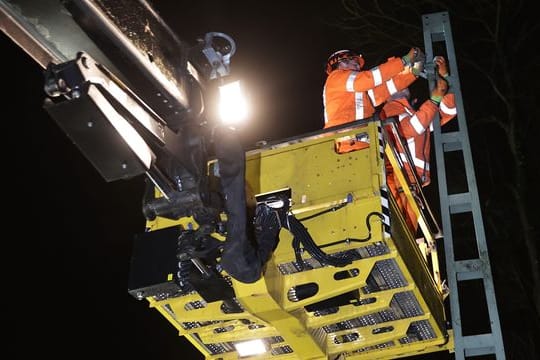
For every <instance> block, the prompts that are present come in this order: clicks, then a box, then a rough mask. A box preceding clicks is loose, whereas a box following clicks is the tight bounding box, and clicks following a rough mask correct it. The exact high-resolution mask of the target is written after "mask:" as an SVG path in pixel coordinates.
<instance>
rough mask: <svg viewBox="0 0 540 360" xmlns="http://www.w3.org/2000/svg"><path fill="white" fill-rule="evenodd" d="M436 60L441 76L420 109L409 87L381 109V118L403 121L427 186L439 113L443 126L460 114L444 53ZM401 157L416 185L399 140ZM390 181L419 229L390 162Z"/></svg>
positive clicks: (411, 222)
mask: <svg viewBox="0 0 540 360" xmlns="http://www.w3.org/2000/svg"><path fill="white" fill-rule="evenodd" d="M434 63H435V65H436V66H437V72H438V75H439V77H438V79H437V83H436V86H435V88H434V89H433V90H432V91H431V96H430V98H429V99H428V100H426V101H425V102H424V103H423V104H422V105H421V106H420V108H419V109H418V110H415V109H414V108H413V106H412V105H411V103H410V93H409V92H408V89H404V90H403V91H400V92H397V93H395V94H394V95H393V96H392V97H391V99H390V100H389V101H388V102H387V103H386V104H385V105H384V106H383V108H382V110H381V114H380V116H381V119H383V120H384V119H387V118H389V117H396V118H397V119H398V121H399V124H398V131H399V133H400V134H401V136H402V137H403V138H404V139H405V141H406V143H407V146H408V150H409V153H410V155H411V157H412V161H413V163H414V170H415V171H416V175H417V177H418V180H419V182H420V184H419V185H420V186H422V187H423V186H427V185H428V184H429V183H430V181H431V178H430V169H429V158H430V147H431V146H430V144H431V138H430V133H431V130H432V123H433V120H434V119H435V116H436V114H437V113H439V116H440V124H441V126H443V125H445V124H446V123H448V122H449V121H450V120H452V119H453V118H454V117H455V116H456V113H457V112H456V105H455V99H454V94H451V93H448V87H449V83H448V80H447V79H448V68H447V65H446V61H445V59H444V58H443V57H442V56H437V57H435V58H434ZM396 148H397V150H398V153H399V155H400V157H401V160H402V162H403V164H404V166H405V169H404V170H405V174H407V177H408V179H409V181H410V182H411V183H412V184H413V185H414V183H415V182H416V181H415V179H414V176H413V175H412V174H411V173H410V172H411V171H412V167H411V166H410V164H409V161H408V159H407V157H406V156H405V153H404V151H403V149H400V146H399V144H398V145H396ZM387 183H388V187H389V188H390V191H391V192H392V194H393V196H394V198H395V199H396V201H397V202H398V206H399V207H400V208H401V209H402V210H405V213H407V219H406V220H407V223H408V224H409V226H410V227H411V229H413V230H414V231H415V230H416V227H417V219H416V215H414V213H413V212H412V209H411V208H410V206H408V203H407V200H406V197H405V196H404V193H403V191H402V190H401V188H402V186H399V185H398V184H397V179H396V178H395V174H393V169H392V168H391V166H389V164H387Z"/></svg>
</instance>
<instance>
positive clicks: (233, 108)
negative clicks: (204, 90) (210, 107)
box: [219, 81, 248, 125]
mask: <svg viewBox="0 0 540 360" xmlns="http://www.w3.org/2000/svg"><path fill="white" fill-rule="evenodd" d="M219 96H220V99H219V117H220V118H221V121H222V122H223V124H226V125H238V124H240V123H242V122H244V121H245V120H246V118H247V115H248V107H247V102H246V99H245V97H244V95H243V93H242V89H241V88H240V81H234V82H231V83H228V84H225V85H221V86H220V87H219Z"/></svg>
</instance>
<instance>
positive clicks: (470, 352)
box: [463, 334, 495, 356]
mask: <svg viewBox="0 0 540 360" xmlns="http://www.w3.org/2000/svg"><path fill="white" fill-rule="evenodd" d="M463 345H464V346H463V347H464V349H465V356H479V355H486V354H493V353H495V344H494V343H493V335H492V334H478V335H468V336H464V337H463Z"/></svg>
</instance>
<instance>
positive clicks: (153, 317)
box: [0, 1, 444, 359]
mask: <svg viewBox="0 0 540 360" xmlns="http://www.w3.org/2000/svg"><path fill="white" fill-rule="evenodd" d="M161 3H167V4H161ZM171 3H172V2H165V1H160V2H156V4H157V9H158V11H159V12H160V14H161V15H162V16H163V18H164V19H165V21H166V22H167V23H169V25H170V26H171V28H172V29H173V30H175V31H177V32H178V34H179V37H180V38H181V39H183V40H184V41H187V42H189V43H193V42H194V41H195V39H196V37H197V36H201V35H204V33H206V32H208V31H220V32H224V33H226V34H228V35H231V36H232V37H233V38H234V39H235V41H236V45H237V47H238V49H237V54H236V55H235V56H234V57H233V59H232V66H233V71H234V72H235V75H237V76H239V77H241V78H242V79H244V83H245V86H246V88H247V89H248V93H249V97H250V99H251V101H252V103H253V104H254V107H255V110H254V111H255V112H254V114H253V117H252V119H251V123H250V125H248V126H247V128H246V129H245V130H244V131H245V135H244V136H245V139H246V142H247V143H254V142H255V141H257V140H262V139H265V140H276V139H280V138H285V137H289V136H294V135H298V134H301V133H305V132H310V131H314V130H317V129H320V128H322V126H323V116H322V96H321V94H322V86H323V83H324V79H325V74H324V65H325V62H326V58H327V56H328V55H329V54H330V53H331V52H333V51H334V50H338V49H341V48H345V47H347V39H346V38H344V37H343V36H342V35H341V33H340V32H338V31H337V30H336V29H334V28H332V27H330V26H329V25H325V24H324V22H323V20H322V19H323V14H326V15H331V14H332V12H333V10H332V8H331V7H330V6H329V5H324V6H322V5H311V2H310V6H309V8H306V7H302V6H300V5H299V4H297V2H296V1H289V2H288V3H289V5H288V6H286V7H285V5H284V4H283V6H281V5H282V4H281V2H279V1H278V2H277V5H276V3H275V2H256V6H255V5H246V4H245V3H246V2H237V1H198V2H197V4H195V5H193V6H190V8H189V9H183V8H181V7H178V6H177V5H175V6H172V5H171ZM247 3H250V2H247ZM301 3H303V2H301ZM209 4H210V5H211V6H209ZM253 4H255V2H253ZM418 22H419V24H420V23H421V19H420V18H419V19H418ZM418 45H419V46H422V44H418ZM0 49H1V54H2V57H3V61H2V64H3V67H4V71H3V78H4V87H3V92H2V105H3V110H4V112H3V116H2V120H3V124H4V125H3V126H4V131H3V135H4V137H3V138H4V144H5V145H4V149H5V153H4V159H5V160H7V166H5V167H4V172H3V173H4V174H5V178H4V183H5V184H6V181H7V184H6V185H4V186H5V192H6V193H7V194H8V197H7V198H8V199H9V200H7V201H5V202H4V207H5V209H4V210H5V211H7V212H8V216H7V217H5V220H6V223H7V226H6V228H7V229H9V230H10V231H12V232H14V235H9V236H7V235H4V238H5V239H6V240H8V242H9V243H10V244H11V245H12V246H13V250H10V252H4V254H5V259H6V260H11V261H14V262H15V265H12V266H13V268H11V271H8V272H7V274H13V275H14V276H13V277H14V278H15V279H16V282H17V283H18V284H17V286H16V287H15V288H16V289H17V291H16V293H15V294H9V295H8V296H7V298H8V299H9V300H11V301H14V302H16V305H15V306H16V307H15V308H14V310H15V311H17V312H20V313H21V315H22V317H21V318H20V319H19V318H18V319H17V320H16V329H17V335H18V336H17V338H18V341H21V343H20V344H19V348H20V350H22V351H25V350H26V349H29V350H37V351H38V352H39V353H41V354H46V355H53V356H56V357H57V358H68V357H69V358H71V357H73V358H75V357H80V356H84V357H86V356H88V357H92V356H102V357H103V356H107V357H114V356H118V357H121V358H128V359H143V358H144V359H179V358H182V359H202V356H201V355H200V354H199V353H198V352H197V351H195V349H194V347H192V346H191V345H190V344H189V343H188V342H187V341H186V340H184V339H183V338H181V337H178V335H177V331H176V330H175V329H174V328H173V326H172V325H170V324H169V323H168V322H167V321H166V320H165V319H164V318H162V317H161V315H160V314H159V313H158V312H157V311H155V310H153V309H149V308H148V305H147V302H146V301H137V300H135V299H134V298H133V297H131V296H130V295H129V294H128V293H127V278H128V271H129V260H130V256H131V247H132V239H133V236H134V234H136V233H140V232H142V231H143V230H144V224H145V222H144V217H143V216H142V214H141V211H140V209H141V197H142V191H143V188H144V186H143V179H142V177H138V178H134V179H131V180H126V181H118V182H112V183H107V182H105V181H104V180H103V179H102V178H101V177H100V175H99V174H98V173H97V171H96V170H95V169H94V168H93V167H92V165H91V164H90V163H89V162H88V161H87V160H86V159H85V158H84V156H83V155H82V154H81V153H80V152H79V151H78V150H77V149H76V148H75V146H74V145H73V144H72V143H71V142H70V141H69V140H68V138H67V137H66V136H65V134H64V133H63V132H62V131H61V130H60V129H59V128H58V126H57V125H56V123H55V122H54V121H53V120H52V119H51V118H50V117H49V116H48V115H47V114H46V113H45V111H43V110H42V103H43V100H44V97H45V94H44V92H43V74H42V70H41V69H40V68H39V67H38V66H37V65H36V64H35V63H34V62H33V60H31V59H30V57H29V56H27V55H26V54H25V53H24V52H23V51H22V50H21V49H19V48H18V47H17V46H16V45H15V44H14V43H12V42H11V40H10V39H8V38H7V37H6V36H5V35H4V34H3V33H2V34H0ZM407 50H408V48H406V47H404V48H403V49H402V53H398V54H395V55H396V56H401V55H403V54H405V53H406V52H407ZM367 65H368V66H369V65H375V64H369V59H368V64H367ZM6 77H7V79H6ZM6 80H7V81H6ZM6 127H7V128H6ZM14 220H15V221H14ZM10 248H11V246H10ZM22 274H24V276H22ZM22 299H24V301H23V302H22V303H24V304H25V305H24V307H22V305H19V304H18V303H19V302H20V301H21V300H22ZM443 356H444V355H441V357H439V358H444V357H443Z"/></svg>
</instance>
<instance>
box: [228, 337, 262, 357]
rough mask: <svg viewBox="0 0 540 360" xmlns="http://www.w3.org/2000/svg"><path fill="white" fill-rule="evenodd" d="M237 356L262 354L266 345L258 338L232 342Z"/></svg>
mask: <svg viewBox="0 0 540 360" xmlns="http://www.w3.org/2000/svg"><path fill="white" fill-rule="evenodd" d="M234 347H235V348H236V351H238V355H239V356H252V355H259V354H264V353H265V352H266V346H265V345H264V342H263V341H262V340H260V339H255V340H248V341H243V342H239V343H236V344H234Z"/></svg>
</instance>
